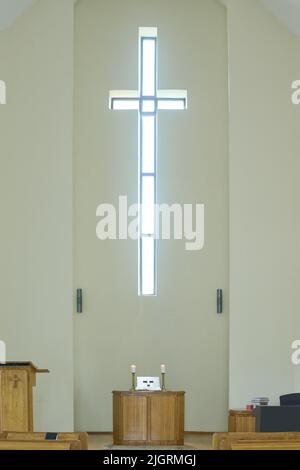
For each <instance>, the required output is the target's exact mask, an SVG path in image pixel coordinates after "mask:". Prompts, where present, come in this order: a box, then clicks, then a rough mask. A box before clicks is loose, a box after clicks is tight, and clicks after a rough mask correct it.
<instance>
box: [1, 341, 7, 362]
mask: <svg viewBox="0 0 300 470" xmlns="http://www.w3.org/2000/svg"><path fill="white" fill-rule="evenodd" d="M5 363H6V344H5V342H4V341H0V364H5Z"/></svg>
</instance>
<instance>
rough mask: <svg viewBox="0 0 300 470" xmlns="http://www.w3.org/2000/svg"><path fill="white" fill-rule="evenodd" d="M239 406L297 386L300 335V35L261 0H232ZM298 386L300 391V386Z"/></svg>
mask: <svg viewBox="0 0 300 470" xmlns="http://www.w3.org/2000/svg"><path fill="white" fill-rule="evenodd" d="M227 3H228V32H229V40H228V43H229V46H228V47H229V78H230V79H229V81H230V112H229V140H230V152H229V153H230V392H229V393H230V406H231V407H241V406H244V405H245V404H247V403H248V402H249V400H250V399H251V398H252V397H253V396H256V395H264V396H265V395H266V396H269V397H270V398H271V400H272V402H273V403H277V401H278V397H279V395H280V394H282V393H288V392H293V391H294V386H295V376H296V375H297V374H298V371H297V369H296V368H295V367H293V366H292V365H291V361H290V355H291V342H292V341H293V340H294V339H297V338H298V337H299V334H298V331H299V320H297V317H298V314H299V312H298V310H299V302H298V298H297V296H298V291H299V287H298V286H299V274H300V273H299V267H298V266H299V241H298V240H299V184H298V175H299V155H300V140H299V127H300V110H299V107H298V108H297V107H296V106H293V105H292V104H291V83H292V81H293V80H295V79H297V78H299V76H300V65H299V64H300V63H299V56H300V42H299V39H298V38H297V37H296V36H293V35H292V34H291V33H290V32H289V31H288V30H287V29H286V28H285V27H284V26H282V24H281V23H279V21H278V20H276V19H275V18H274V17H273V16H272V15H271V14H270V13H269V12H268V11H266V10H265V9H264V8H263V7H262V6H261V4H260V2H258V1H257V0H250V1H249V0H229V1H228V2H227ZM298 391H299V389H298Z"/></svg>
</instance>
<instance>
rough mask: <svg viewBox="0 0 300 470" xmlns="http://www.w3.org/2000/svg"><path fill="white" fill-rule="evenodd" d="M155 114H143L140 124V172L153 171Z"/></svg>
mask: <svg viewBox="0 0 300 470" xmlns="http://www.w3.org/2000/svg"><path fill="white" fill-rule="evenodd" d="M155 126H156V119H155V116H143V117H142V124H141V140H142V142H141V147H142V155H141V159H142V172H143V173H154V171H155V141H156V139H155Z"/></svg>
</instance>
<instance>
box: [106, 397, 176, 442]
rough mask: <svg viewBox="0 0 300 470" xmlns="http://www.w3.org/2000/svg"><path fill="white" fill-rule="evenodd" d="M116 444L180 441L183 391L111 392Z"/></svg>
mask: <svg viewBox="0 0 300 470" xmlns="http://www.w3.org/2000/svg"><path fill="white" fill-rule="evenodd" d="M113 428H114V433H113V440H114V444H115V445H135V446H137V445H157V446H161V445H183V444H184V392H172V391H130V392H118V391H116V392H113Z"/></svg>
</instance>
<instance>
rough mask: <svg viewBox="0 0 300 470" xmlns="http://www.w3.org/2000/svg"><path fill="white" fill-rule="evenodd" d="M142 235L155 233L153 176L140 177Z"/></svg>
mask: <svg viewBox="0 0 300 470" xmlns="http://www.w3.org/2000/svg"><path fill="white" fill-rule="evenodd" d="M141 203H142V209H141V215H142V235H150V234H151V235H154V233H155V179H154V176H143V177H142V201H141Z"/></svg>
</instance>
